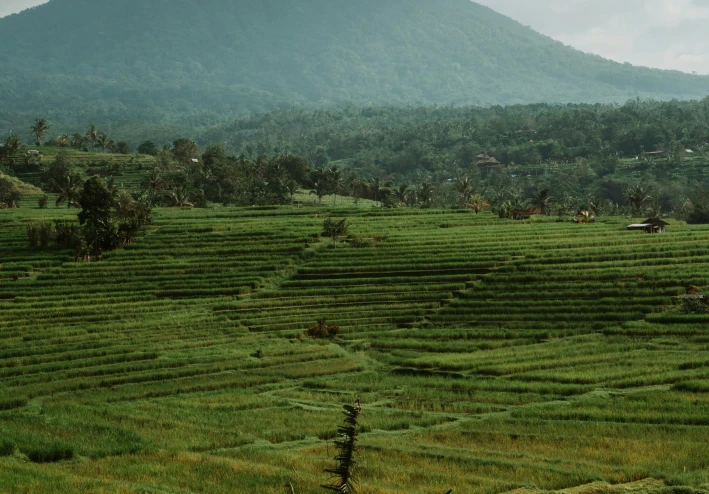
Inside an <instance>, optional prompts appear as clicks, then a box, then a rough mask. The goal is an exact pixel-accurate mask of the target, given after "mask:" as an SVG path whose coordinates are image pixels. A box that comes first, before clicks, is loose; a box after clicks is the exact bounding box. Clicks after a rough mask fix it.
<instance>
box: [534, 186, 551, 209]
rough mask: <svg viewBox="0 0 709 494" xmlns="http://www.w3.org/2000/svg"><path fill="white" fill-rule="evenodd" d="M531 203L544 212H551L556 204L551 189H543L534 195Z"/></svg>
mask: <svg viewBox="0 0 709 494" xmlns="http://www.w3.org/2000/svg"><path fill="white" fill-rule="evenodd" d="M529 204H530V205H531V206H534V207H535V208H539V210H540V211H541V213H542V214H549V212H550V211H551V207H552V206H553V205H554V198H553V197H552V196H551V195H550V194H549V189H542V190H540V191H539V192H537V194H535V195H533V196H532V198H531V199H530V200H529Z"/></svg>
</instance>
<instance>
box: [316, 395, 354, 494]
mask: <svg viewBox="0 0 709 494" xmlns="http://www.w3.org/2000/svg"><path fill="white" fill-rule="evenodd" d="M342 413H344V415H345V420H344V424H343V425H341V426H340V427H338V428H337V435H338V437H339V439H338V440H336V441H335V447H336V448H337V450H338V453H337V456H335V462H336V463H337V465H336V466H335V468H333V469H326V470H325V471H326V472H327V473H330V474H332V475H333V476H334V477H335V480H334V481H333V483H332V484H329V485H323V488H324V489H326V490H329V491H333V492H339V493H341V494H350V493H353V492H355V489H354V485H353V484H354V483H355V473H356V470H357V462H356V460H355V452H356V451H357V437H358V428H359V423H358V420H359V416H360V414H361V413H362V405H361V404H360V402H359V398H358V399H357V402H356V403H355V404H354V405H344V406H343V407H342Z"/></svg>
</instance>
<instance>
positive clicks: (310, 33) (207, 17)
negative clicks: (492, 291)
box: [0, 0, 709, 138]
mask: <svg viewBox="0 0 709 494" xmlns="http://www.w3.org/2000/svg"><path fill="white" fill-rule="evenodd" d="M0 46H2V47H3V50H2V52H0V68H2V70H1V71H0V101H1V102H2V106H3V107H4V108H5V110H6V111H4V112H2V113H0V132H7V131H8V130H9V129H10V128H12V127H13V126H14V127H17V126H18V125H19V126H22V125H24V126H27V125H26V122H28V121H29V119H33V118H36V117H37V116H40V115H41V116H43V117H48V118H49V119H50V120H51V121H53V122H54V123H55V126H54V127H55V128H54V131H57V130H59V129H60V128H61V129H67V130H71V129H69V127H70V126H72V125H74V126H75V125H82V126H86V125H87V124H88V123H90V122H94V123H98V124H102V125H107V124H110V125H111V126H113V127H115V129H116V130H115V132H118V133H119V134H120V133H123V135H119V136H118V137H121V138H126V137H128V138H133V137H134V136H133V134H135V138H138V135H139V134H141V133H142V134H143V135H144V132H146V129H148V128H149V129H152V130H151V132H154V133H157V134H159V133H160V132H164V133H165V134H170V133H173V132H175V131H176V130H177V129H183V128H197V127H205V126H208V125H211V124H213V123H214V122H215V121H217V120H223V119H226V118H231V117H233V116H239V115H245V114H249V113H251V112H262V111H265V110H269V109H273V108H283V107H290V106H302V107H312V108H315V107H323V106H332V105H343V104H356V105H380V104H387V105H392V104H394V105H416V104H432V103H438V104H457V105H462V104H471V105H495V104H513V103H534V102H572V101H573V102H614V101H615V102H624V101H625V100H627V99H630V98H636V97H641V98H656V99H672V98H679V99H691V98H701V97H704V96H706V95H707V94H709V77H708V76H703V77H702V76H693V75H689V74H684V73H681V72H676V71H662V70H652V69H646V68H639V67H634V66H631V65H629V64H619V63H615V62H611V61H608V60H605V59H603V58H601V57H598V56H595V55H589V54H585V53H582V52H580V51H577V50H574V49H573V48H570V47H567V46H564V45H563V44H561V43H559V42H556V41H554V40H552V39H550V38H548V37H545V36H543V35H541V34H539V33H537V32H535V31H533V30H532V29H531V28H528V27H524V26H522V25H521V24H519V23H518V22H516V21H513V20H512V19H509V18H507V17H505V16H502V15H500V14H497V13H496V12H494V11H492V10H490V9H489V8H487V7H483V6H481V5H478V4H476V3H473V2H470V1H469V0H435V1H434V0H357V1H352V0H307V1H305V0H300V1H296V0H260V1H257V2H255V1H253V0H200V1H199V2H197V1H195V0H121V1H120V2H116V1H114V0H51V1H50V2H49V3H47V4H45V5H42V6H40V7H36V8H34V9H31V10H27V11H25V12H22V13H20V14H16V15H12V16H9V17H5V18H2V19H0ZM23 122H24V123H23ZM158 124H159V125H158ZM160 126H162V127H160ZM151 137H152V135H151Z"/></svg>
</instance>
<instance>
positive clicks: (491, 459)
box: [0, 201, 709, 494]
mask: <svg viewBox="0 0 709 494" xmlns="http://www.w3.org/2000/svg"><path fill="white" fill-rule="evenodd" d="M27 204H31V203H30V202H29V201H28V202H27ZM73 214H75V212H72V211H65V210H63V209H61V210H55V209H50V210H38V209H21V210H17V211H5V212H2V211H0V433H1V434H2V435H1V436H0V454H3V455H4V456H2V457H0V490H1V491H3V492H33V493H41V492H110V493H118V492H120V493H144V492H174V493H187V492H208V493H223V492H254V493H284V492H285V493H287V492H290V488H291V486H292V487H293V491H294V492H297V493H306V492H318V491H319V485H320V484H322V483H324V482H326V481H327V480H328V478H327V475H326V474H324V473H323V469H324V468H326V467H328V466H332V461H331V460H330V458H331V457H332V456H333V455H334V450H333V447H332V439H333V438H334V436H335V433H336V427H337V425H338V423H339V421H340V416H341V414H340V408H341V406H342V404H344V403H351V402H353V401H354V400H355V399H356V398H357V397H359V398H360V399H361V401H362V403H363V405H364V414H363V419H362V424H363V434H362V436H361V440H360V444H361V448H362V449H361V451H360V453H359V458H360V464H361V467H362V468H361V475H360V477H361V478H360V483H359V487H360V489H359V492H364V493H404V492H406V493H410V492H416V493H441V494H443V493H445V492H446V491H447V490H448V489H453V492H455V493H468V492H482V493H497V492H505V491H509V490H513V489H517V488H522V487H525V488H536V489H541V490H556V489H564V488H569V487H572V486H577V485H580V484H585V483H588V482H592V481H600V480H603V481H606V482H610V483H625V482H633V481H637V480H640V479H643V478H647V477H654V478H657V479H660V480H662V481H664V482H667V483H672V484H683V485H691V486H694V487H695V488H701V486H705V487H706V486H707V485H709V446H707V445H708V444H709V442H708V440H709V398H708V397H707V391H709V333H708V332H707V330H706V328H707V323H708V322H709V316H705V315H696V314H684V313H683V312H682V311H681V310H680V309H679V306H678V305H677V304H678V299H677V296H679V295H681V294H684V293H685V292H686V290H687V288H688V287H690V286H705V285H709V281H708V280H709V264H708V263H707V260H709V228H706V227H690V226H686V225H683V224H674V225H673V226H672V227H671V228H670V229H669V232H668V233H667V234H664V235H646V234H642V233H638V232H627V231H625V229H624V225H625V224H626V222H627V219H622V218H604V219H603V220H602V221H601V222H599V223H596V224H593V225H575V224H571V223H557V222H555V221H554V219H544V220H539V221H534V222H526V223H525V222H512V221H507V220H500V219H498V218H494V217H492V216H490V215H474V214H470V213H460V212H455V211H419V210H391V211H387V210H384V211H382V210H378V209H376V208H371V207H361V208H359V209H356V208H355V209H348V210H329V211H326V212H323V210H322V209H319V210H309V209H290V208H272V209H255V208H251V209H237V208H221V207H220V208H214V209H207V210H170V209H159V210H156V211H155V220H156V221H155V224H154V225H153V227H152V228H151V229H150V231H149V232H148V233H147V234H146V235H145V236H144V237H143V238H141V239H140V240H139V241H138V242H136V243H135V244H133V245H131V246H130V247H129V248H126V249H125V250H121V251H116V252H112V253H110V254H107V255H106V256H105V257H104V259H103V260H102V261H101V262H93V263H75V262H73V254H72V253H71V252H66V251H61V250H55V249H49V250H30V249H29V248H28V247H27V246H26V241H25V237H24V235H25V234H24V228H25V224H26V223H27V222H28V221H32V220H37V219H48V218H50V217H51V218H53V217H65V218H66V217H70V216H71V215H73ZM328 216H331V217H333V218H341V217H345V216H346V217H348V218H349V219H350V221H351V226H350V232H351V233H352V234H353V235H356V236H357V237H360V238H374V237H377V238H379V241H378V242H377V243H376V245H375V246H373V247H362V248H355V247H353V246H351V245H349V244H348V243H347V242H342V243H340V244H339V245H338V248H336V249H333V248H332V247H331V241H328V240H326V239H321V238H320V237H319V233H320V231H321V229H322V222H323V220H324V218H326V217H328ZM15 277H17V278H18V279H17V281H13V280H14V278H15ZM322 319H324V320H326V321H327V322H328V324H333V325H338V326H340V328H341V335H340V337H339V338H338V339H336V340H334V341H322V340H313V339H310V338H306V337H304V336H303V333H304V331H305V330H307V329H308V327H310V326H313V325H315V324H316V323H317V321H318V320H322Z"/></svg>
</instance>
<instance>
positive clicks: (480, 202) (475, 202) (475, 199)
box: [467, 194, 490, 214]
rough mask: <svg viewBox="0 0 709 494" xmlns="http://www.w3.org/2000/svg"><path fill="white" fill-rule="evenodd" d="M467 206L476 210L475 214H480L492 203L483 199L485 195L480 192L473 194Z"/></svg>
mask: <svg viewBox="0 0 709 494" xmlns="http://www.w3.org/2000/svg"><path fill="white" fill-rule="evenodd" d="M467 207H469V208H470V209H472V210H473V211H475V214H478V213H480V212H482V211H484V210H485V209H486V208H489V207H490V205H489V204H488V203H487V201H485V199H483V196H481V195H480V194H473V195H472V196H470V202H468V203H467Z"/></svg>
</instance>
